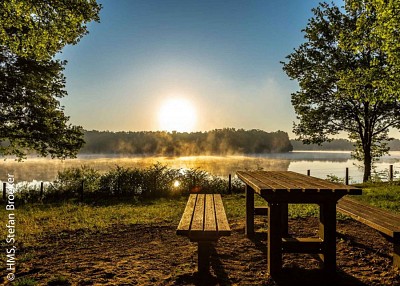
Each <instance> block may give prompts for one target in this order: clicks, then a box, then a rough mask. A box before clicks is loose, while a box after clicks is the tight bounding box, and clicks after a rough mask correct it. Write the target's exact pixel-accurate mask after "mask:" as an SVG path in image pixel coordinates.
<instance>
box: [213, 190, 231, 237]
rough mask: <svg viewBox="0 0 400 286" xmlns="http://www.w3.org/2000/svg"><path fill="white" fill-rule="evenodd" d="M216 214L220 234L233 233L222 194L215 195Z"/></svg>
mask: <svg viewBox="0 0 400 286" xmlns="http://www.w3.org/2000/svg"><path fill="white" fill-rule="evenodd" d="M214 205H215V216H216V219H217V227H218V235H219V236H228V235H230V234H231V229H230V227H229V223H228V219H227V217H226V214H225V209H224V204H223V203H222V198H221V195H214Z"/></svg>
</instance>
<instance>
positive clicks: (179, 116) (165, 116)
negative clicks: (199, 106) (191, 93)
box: [158, 98, 197, 132]
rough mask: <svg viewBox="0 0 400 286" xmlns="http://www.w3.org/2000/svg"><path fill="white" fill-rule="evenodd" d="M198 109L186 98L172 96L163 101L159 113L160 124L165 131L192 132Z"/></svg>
mask: <svg viewBox="0 0 400 286" xmlns="http://www.w3.org/2000/svg"><path fill="white" fill-rule="evenodd" d="M196 119H197V118H196V110H195V108H194V106H193V104H192V103H191V102H190V101H189V100H187V99H185V98H170V99H168V100H166V101H165V102H163V103H162V105H161V108H160V111H159V113H158V120H159V126H160V129H161V130H164V131H169V132H171V131H177V132H190V131H193V128H194V127H195V125H196Z"/></svg>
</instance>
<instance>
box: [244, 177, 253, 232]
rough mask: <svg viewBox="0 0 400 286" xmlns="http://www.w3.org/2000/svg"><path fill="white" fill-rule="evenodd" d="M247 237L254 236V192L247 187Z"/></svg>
mask: <svg viewBox="0 0 400 286" xmlns="http://www.w3.org/2000/svg"><path fill="white" fill-rule="evenodd" d="M245 234H246V236H247V237H253V236H254V190H253V189H252V188H251V187H250V186H247V185H246V227H245Z"/></svg>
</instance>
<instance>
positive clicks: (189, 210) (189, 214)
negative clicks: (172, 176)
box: [176, 194, 197, 235]
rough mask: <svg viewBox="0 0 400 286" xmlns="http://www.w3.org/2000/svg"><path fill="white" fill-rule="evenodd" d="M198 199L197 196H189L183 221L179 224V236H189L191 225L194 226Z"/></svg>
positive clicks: (177, 231)
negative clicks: (193, 220) (194, 213)
mask: <svg viewBox="0 0 400 286" xmlns="http://www.w3.org/2000/svg"><path fill="white" fill-rule="evenodd" d="M196 198H197V195H196V194H191V195H190V196H189V199H188V202H187V204H186V207H185V210H184V212H183V215H182V218H181V221H180V222H179V225H178V228H177V230H176V233H177V234H178V235H189V230H190V225H191V224H192V218H193V212H194V207H195V205H196Z"/></svg>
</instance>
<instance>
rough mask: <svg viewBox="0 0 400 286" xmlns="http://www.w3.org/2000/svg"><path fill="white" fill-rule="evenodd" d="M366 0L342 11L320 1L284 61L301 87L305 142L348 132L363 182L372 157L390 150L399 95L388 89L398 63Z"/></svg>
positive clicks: (298, 127)
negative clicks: (299, 40) (391, 56)
mask: <svg viewBox="0 0 400 286" xmlns="http://www.w3.org/2000/svg"><path fill="white" fill-rule="evenodd" d="M366 4H368V5H369V4H370V2H369V1H361V0H360V1H347V2H346V5H345V7H343V8H344V10H343V12H342V10H341V9H339V7H337V6H335V4H331V5H329V4H326V3H321V4H320V5H319V6H318V7H317V8H315V9H313V13H314V17H313V18H311V19H310V20H309V22H308V24H307V26H306V28H305V29H304V30H303V32H304V33H305V38H306V40H307V41H306V42H305V43H303V44H302V45H300V46H299V47H298V48H297V49H295V50H294V52H293V53H292V54H290V55H289V56H287V59H288V62H287V63H285V62H283V69H284V71H285V72H286V73H287V75H288V76H289V77H290V78H291V79H296V80H298V82H299V86H300V89H299V91H297V92H296V93H294V94H292V104H293V106H294V109H295V112H296V114H297V119H299V122H298V123H295V124H294V128H293V131H294V133H295V134H296V135H298V138H299V139H301V140H302V141H303V142H304V143H307V144H310V143H317V144H322V143H323V142H325V141H330V140H331V139H332V138H331V137H330V136H332V135H336V134H339V133H340V132H346V133H347V134H348V136H349V139H350V140H352V142H353V144H354V146H355V150H354V151H353V153H352V155H353V157H354V158H356V159H358V160H360V161H362V162H363V167H364V176H363V181H367V180H369V179H370V177H371V169H372V167H373V162H374V160H377V159H378V158H379V157H380V156H382V155H383V154H385V153H387V152H388V151H389V148H388V147H387V141H389V140H390V139H391V138H389V136H388V131H389V128H400V103H399V98H398V97H397V96H395V95H394V94H392V93H390V91H391V89H390V88H389V85H390V79H391V78H393V77H390V75H391V74H392V73H393V72H394V71H396V70H398V68H399V64H398V63H396V62H395V61H391V60H389V59H388V54H387V50H385V48H384V44H383V42H384V41H383V38H382V37H381V36H379V35H377V34H376V33H375V31H374V28H375V27H376V23H377V18H378V16H379V15H377V10H376V9H370V7H369V6H368V5H366ZM371 5H372V4H371ZM388 79H389V80H388Z"/></svg>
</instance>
